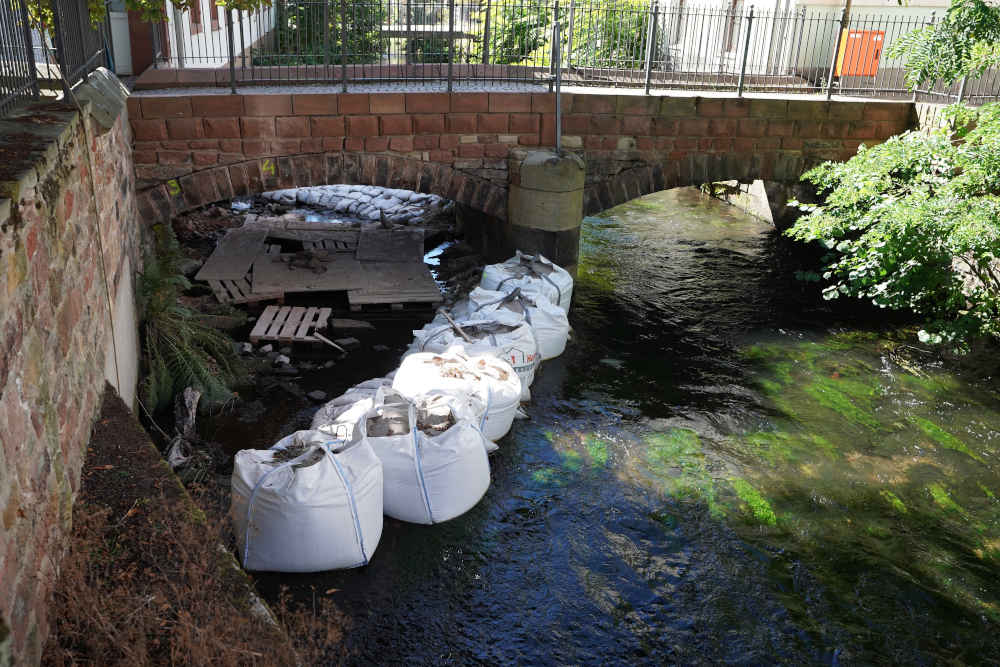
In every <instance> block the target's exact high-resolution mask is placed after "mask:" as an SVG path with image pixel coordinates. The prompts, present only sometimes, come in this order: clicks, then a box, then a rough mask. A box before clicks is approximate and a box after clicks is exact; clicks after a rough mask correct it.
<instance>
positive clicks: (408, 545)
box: [257, 190, 1000, 664]
mask: <svg viewBox="0 0 1000 667" xmlns="http://www.w3.org/2000/svg"><path fill="white" fill-rule="evenodd" d="M584 224H585V226H584V233H583V244H584V245H583V248H582V258H581V262H580V270H579V279H578V283H577V287H576V292H575V297H574V304H573V310H572V311H571V314H570V319H571V323H572V325H573V327H574V335H573V339H572V341H571V342H570V345H569V347H568V348H567V351H566V353H565V354H564V355H563V356H562V357H561V358H559V359H556V360H553V361H548V362H545V363H544V364H543V366H542V368H541V370H540V372H539V374H538V378H537V380H536V382H535V385H534V387H533V388H532V394H533V401H532V403H531V404H530V405H529V406H528V407H527V412H528V414H529V416H530V419H528V420H524V421H518V422H515V425H514V428H513V430H512V431H511V434H510V435H509V436H508V437H507V438H505V439H504V440H503V441H501V443H500V445H501V450H500V452H499V453H498V454H497V455H495V456H494V457H493V458H492V459H491V464H492V474H493V484H492V486H491V488H490V490H489V491H488V492H487V495H486V497H485V498H484V499H483V500H482V502H481V503H480V504H479V505H478V506H477V507H476V508H474V509H473V510H472V511H471V512H469V513H468V514H466V515H465V516H463V517H461V518H459V519H456V520H454V521H451V522H448V523H445V524H442V525H438V526H413V525H406V524H402V523H400V522H396V521H393V520H390V519H386V526H385V532H384V534H383V537H382V541H381V543H380V545H379V547H378V551H377V553H376V554H375V557H374V559H373V562H372V563H371V564H370V565H369V566H367V567H365V568H362V569H359V570H353V571H345V572H333V573H325V574H321V575H309V576H306V575H298V576H297V575H259V576H258V577H257V579H258V583H259V585H260V587H261V589H262V590H263V591H264V592H265V594H266V595H267V596H268V597H274V596H276V595H277V591H278V590H279V588H280V587H282V586H288V587H289V588H290V589H291V591H292V593H293V594H294V595H296V596H299V597H301V598H304V599H308V596H310V595H313V594H316V595H324V596H329V597H331V598H332V599H333V601H334V602H335V603H336V605H337V606H338V607H339V608H340V609H341V610H342V611H343V613H344V614H345V616H346V618H347V626H346V632H345V639H344V646H343V647H342V649H343V650H344V651H348V652H350V653H349V654H350V655H352V656H353V658H352V660H356V661H358V662H377V663H383V664H384V663H389V662H397V661H405V662H408V663H428V664H447V663H460V664H465V663H470V662H488V663H494V662H503V663H519V664H567V663H570V664H572V663H590V664H593V663H601V664H622V663H631V664H645V663H652V664H658V663H683V664H690V663H718V662H734V663H740V664H746V663H751V664H764V663H766V664H772V663H787V664H858V663H873V662H882V663H884V662H902V663H909V664H932V663H938V662H942V661H947V660H953V661H956V662H966V663H996V662H997V660H998V658H1000V633H998V629H1000V624H998V621H1000V606H998V605H1000V577H998V574H1000V501H998V499H997V496H998V495H1000V475H998V471H1000V468H998V463H1000V432H998V431H1000V396H998V394H997V392H996V390H995V386H996V385H995V383H993V382H992V381H991V380H990V379H989V378H985V379H984V378H982V377H979V378H973V377H966V376H963V375H960V374H957V373H955V372H954V371H949V370H946V369H945V368H944V367H943V366H941V365H940V364H936V363H931V362H929V361H926V360H925V361H924V362H921V361H920V359H922V358H923V357H922V356H921V354H920V351H919V350H916V349H914V348H908V347H907V343H906V341H908V340H909V338H907V337H906V336H905V335H902V334H900V333H898V332H896V331H895V330H894V327H893V326H891V325H879V323H878V322H877V321H874V320H873V319H872V318H870V317H869V318H867V320H866V319H865V318H863V317H861V318H859V317H851V318H848V317H846V316H845V315H844V313H839V314H838V313H836V312H835V311H832V310H830V309H829V308H827V307H826V305H825V304H823V302H822V301H820V300H818V299H817V298H816V297H815V294H816V293H817V292H818V290H817V289H816V288H815V285H804V284H802V283H799V282H797V281H795V280H794V279H793V278H792V277H791V276H790V275H789V274H790V270H786V269H785V268H783V266H784V262H783V259H782V256H783V252H782V249H781V248H782V246H781V244H780V243H778V242H777V241H776V239H775V233H774V231H773V229H771V228H770V226H768V225H765V224H762V223H760V222H758V221H756V220H754V219H752V218H749V217H747V216H745V215H743V214H742V213H740V212H739V211H737V210H736V209H733V208H730V207H728V206H726V205H724V204H722V203H719V202H716V201H714V200H709V199H705V198H703V197H702V196H700V195H699V194H698V193H697V192H696V191H693V190H675V191H668V192H661V193H659V194H656V195H651V196H649V197H644V198H642V199H639V200H636V201H633V202H630V203H629V204H626V205H623V206H620V207H617V208H615V209H612V210H610V211H607V212H606V213H605V214H602V215H600V216H596V217H591V218H588V219H587V220H586V221H585V223H584ZM403 337H405V338H406V340H402V339H401V340H400V341H399V344H400V345H404V344H405V343H407V342H408V336H405V335H404V336H403ZM389 356H391V357H392V358H387V359H386V360H385V362H386V363H384V364H382V365H383V366H385V368H382V367H379V368H374V367H369V368H368V369H367V370H370V371H371V372H367V373H364V372H362V371H361V370H360V369H355V372H358V373H360V375H359V377H357V378H351V377H347V376H342V377H341V378H340V381H341V382H342V384H343V387H346V386H347V385H348V384H351V383H353V381H358V380H361V379H364V378H365V377H367V376H372V375H377V374H380V373H384V372H385V371H387V370H389V369H390V368H392V367H393V366H395V364H396V363H397V361H398V359H397V358H396V357H395V356H392V355H389ZM927 359H929V357H927ZM343 387H340V388H341V389H342V388H343ZM307 417H308V415H305V416H302V415H299V416H298V417H290V418H289V421H288V422H287V423H286V424H276V427H280V428H284V429H285V430H286V431H287V430H289V426H290V425H293V424H296V423H298V422H302V421H303V420H305V419H307ZM296 420H298V422H296ZM258 446H260V445H258ZM264 446H266V445H264ZM335 655H342V653H341V652H340V649H338V651H337V652H336V654H335Z"/></svg>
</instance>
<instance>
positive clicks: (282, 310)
mask: <svg viewBox="0 0 1000 667" xmlns="http://www.w3.org/2000/svg"><path fill="white" fill-rule="evenodd" d="M332 312H333V311H332V309H330V308H317V307H311V306H310V307H305V306H268V307H267V308H265V309H264V312H263V313H261V316H260V318H259V319H258V320H257V323H256V324H255V325H254V327H253V331H251V332H250V342H251V343H257V342H259V341H262V340H276V341H278V342H281V343H315V342H319V339H318V338H316V337H315V336H313V335H312V334H313V333H314V332H315V331H316V330H318V329H325V328H326V326H327V322H328V321H329V319H330V313H332Z"/></svg>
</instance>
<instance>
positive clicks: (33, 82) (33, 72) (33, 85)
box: [18, 0, 39, 98]
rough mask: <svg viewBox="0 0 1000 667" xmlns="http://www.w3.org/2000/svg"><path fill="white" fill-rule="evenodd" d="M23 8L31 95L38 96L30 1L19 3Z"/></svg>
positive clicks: (22, 23) (23, 27) (22, 21)
mask: <svg viewBox="0 0 1000 667" xmlns="http://www.w3.org/2000/svg"><path fill="white" fill-rule="evenodd" d="M18 5H19V6H20V10H21V28H22V29H23V30H24V51H25V53H24V57H25V59H26V60H27V61H28V63H27V64H28V71H29V72H31V95H32V97H35V98H37V97H38V95H39V91H38V68H36V67H35V49H34V48H32V46H31V23H30V20H29V19H28V3H26V2H25V1H24V0H21V2H19V3H18Z"/></svg>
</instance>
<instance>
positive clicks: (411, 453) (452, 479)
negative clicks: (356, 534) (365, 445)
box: [357, 390, 490, 524]
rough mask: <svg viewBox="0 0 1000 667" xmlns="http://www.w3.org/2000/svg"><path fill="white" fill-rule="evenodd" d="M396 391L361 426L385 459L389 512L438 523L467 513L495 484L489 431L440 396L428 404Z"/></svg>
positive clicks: (377, 400) (380, 400)
mask: <svg viewBox="0 0 1000 667" xmlns="http://www.w3.org/2000/svg"><path fill="white" fill-rule="evenodd" d="M391 391H392V390H390V392H391ZM390 392H385V393H383V392H381V391H380V392H379V395H378V396H377V397H376V398H375V401H374V402H375V405H374V407H373V408H372V409H371V410H370V411H369V412H368V414H366V415H365V416H364V417H362V418H361V420H359V422H358V426H357V430H358V431H359V432H361V433H362V434H364V435H365V437H366V438H367V441H368V442H369V443H370V444H371V447H372V450H373V451H374V452H375V455H376V456H378V457H379V459H380V460H381V461H382V470H383V471H384V474H385V496H384V504H383V511H384V512H385V514H386V516H391V517H393V518H394V519H399V520H400V521H409V522H411V523H422V524H432V523H441V522H443V521H448V520H449V519H454V518H455V517H457V516H460V515H462V514H465V513H466V512H467V511H469V510H470V509H471V508H472V507H474V506H475V505H476V503H478V502H479V500H480V499H481V498H482V497H483V494H484V493H486V489H488V488H489V485H490V465H489V462H488V461H487V460H486V443H485V438H484V437H483V434H482V433H481V432H480V431H479V428H478V427H477V425H476V424H475V423H473V422H472V421H471V420H470V419H461V418H460V417H459V416H458V415H456V414H455V411H454V410H453V409H452V406H451V405H450V404H449V402H448V401H447V399H445V400H441V398H442V397H441V396H440V395H438V396H437V397H436V398H434V399H431V406H428V404H427V402H426V401H423V400H421V399H418V400H417V402H416V403H414V402H411V401H408V400H405V399H404V400H402V401H400V400H399V397H398V396H392V395H391V393H390ZM429 407H430V409H428V408H429ZM435 408H437V409H435ZM442 408H443V409H442ZM460 413H461V411H459V414H460ZM432 415H436V416H437V417H439V418H440V417H443V418H444V419H436V420H435V419H433V417H432ZM466 416H467V415H466ZM425 420H433V421H436V422H437V423H440V425H441V427H442V428H441V429H440V432H435V431H436V430H434V429H431V428H429V427H426V425H425V424H424V422H425ZM422 425H423V426H425V427H426V430H429V431H431V433H434V434H433V435H432V434H429V433H427V432H425V430H421V428H420V427H421V426H422Z"/></svg>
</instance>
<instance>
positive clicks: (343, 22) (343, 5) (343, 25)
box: [340, 0, 347, 93]
mask: <svg viewBox="0 0 1000 667" xmlns="http://www.w3.org/2000/svg"><path fill="white" fill-rule="evenodd" d="M340 85H341V90H342V91H343V92H345V93H346V92H347V0H340Z"/></svg>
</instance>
